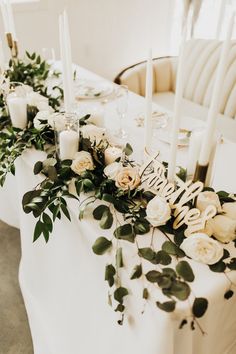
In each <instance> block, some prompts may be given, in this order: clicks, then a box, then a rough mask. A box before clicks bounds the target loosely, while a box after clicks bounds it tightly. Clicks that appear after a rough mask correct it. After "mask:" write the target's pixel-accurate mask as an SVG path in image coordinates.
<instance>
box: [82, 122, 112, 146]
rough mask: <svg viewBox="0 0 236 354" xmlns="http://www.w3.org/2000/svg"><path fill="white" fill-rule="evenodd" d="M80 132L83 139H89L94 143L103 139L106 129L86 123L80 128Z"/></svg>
mask: <svg viewBox="0 0 236 354" xmlns="http://www.w3.org/2000/svg"><path fill="white" fill-rule="evenodd" d="M81 132H82V135H83V138H84V139H89V140H90V141H91V142H95V143H96V145H98V144H99V143H100V142H101V141H103V140H105V132H106V130H105V129H104V128H99V127H96V126H95V125H92V124H87V125H85V126H83V127H82V128H81Z"/></svg>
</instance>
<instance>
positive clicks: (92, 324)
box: [0, 69, 236, 354]
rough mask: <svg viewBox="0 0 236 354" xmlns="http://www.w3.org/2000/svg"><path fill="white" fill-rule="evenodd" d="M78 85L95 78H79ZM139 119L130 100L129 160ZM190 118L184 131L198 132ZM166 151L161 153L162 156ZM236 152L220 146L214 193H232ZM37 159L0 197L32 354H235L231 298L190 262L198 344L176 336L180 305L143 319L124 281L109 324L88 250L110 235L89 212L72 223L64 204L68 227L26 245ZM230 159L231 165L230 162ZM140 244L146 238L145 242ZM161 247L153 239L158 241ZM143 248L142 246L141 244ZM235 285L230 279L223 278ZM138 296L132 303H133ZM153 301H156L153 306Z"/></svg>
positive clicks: (148, 312)
mask: <svg viewBox="0 0 236 354" xmlns="http://www.w3.org/2000/svg"><path fill="white" fill-rule="evenodd" d="M79 75H80V77H90V78H91V77H92V78H94V77H96V76H93V75H92V74H91V73H88V72H87V71H85V70H82V69H80V70H79ZM105 109H106V124H107V126H108V127H110V128H111V127H114V126H115V125H116V124H117V123H116V120H117V117H116V113H115V103H114V102H112V101H111V102H110V103H107V104H106V105H105ZM141 111H144V100H143V99H142V98H140V97H139V96H136V95H134V94H130V98H129V114H128V118H127V129H129V131H130V137H129V141H130V142H131V144H132V145H133V146H134V147H135V155H136V157H137V158H139V159H140V156H142V143H141V142H142V141H143V128H138V127H136V125H135V121H134V118H135V117H136V116H137V114H138V113H140V112H141ZM199 124H202V123H200V122H195V121H193V120H191V119H190V118H188V119H186V118H185V119H184V120H183V125H184V126H185V127H189V126H191V127H192V126H193V125H199ZM167 151H168V145H166V146H165V145H163V150H162V154H163V155H165V154H166V153H167ZM235 153H236V145H234V144H232V143H230V142H224V143H223V144H221V146H220V148H219V151H218V154H217V160H216V174H215V175H216V176H215V179H214V185H215V186H216V188H217V189H225V190H228V191H236V179H235V176H236V167H235V166H234V165H233V164H232V163H231V161H232V160H233V159H232V157H233V156H234V155H235ZM44 156H45V155H44V153H42V152H38V151H34V150H31V151H27V152H26V153H24V155H23V156H22V157H21V158H19V159H18V160H17V164H16V176H15V177H13V176H10V175H9V176H8V177H7V181H6V184H5V186H4V188H2V189H1V190H0V201H1V203H0V218H1V219H2V220H4V221H6V222H7V223H8V224H10V225H13V226H16V227H19V228H20V231H21V245H22V258H21V263H20V271H19V279H20V286H21V290H22V294H23V298H24V301H25V305H26V309H27V313H28V318H29V323H30V328H31V332H32V337H33V345H34V354H95V353H96V354H213V353H214V354H235V353H236V337H235V333H236V297H235V296H234V297H233V298H231V299H230V300H228V301H227V300H224V297H223V296H224V293H225V290H226V289H227V288H228V286H229V283H228V281H227V280H226V278H225V276H224V275H222V274H214V273H212V272H210V271H209V270H208V267H206V266H204V265H201V264H198V263H196V262H191V264H192V266H193V268H194V270H195V273H196V280H195V282H194V284H193V288H194V292H195V294H196V296H198V297H199V296H203V297H204V296H207V297H208V299H209V301H210V302H209V309H208V312H207V314H206V315H205V316H204V317H203V318H202V319H201V320H200V323H201V326H202V328H203V329H204V330H205V331H206V332H207V334H206V335H204V336H202V334H201V333H200V331H199V330H198V329H197V328H196V330H195V331H191V330H190V329H189V328H187V326H186V327H185V328H184V329H182V330H179V329H178V325H179V322H180V319H181V318H182V317H183V316H184V315H185V314H186V311H187V305H186V304H185V303H183V304H182V306H181V308H179V310H178V311H177V314H176V315H173V314H171V315H169V314H166V313H164V312H162V311H160V310H159V309H157V308H156V307H155V305H153V304H151V303H147V305H146V308H145V312H144V314H141V311H142V309H143V303H142V300H139V299H138V297H141V295H140V292H141V291H142V289H141V288H140V286H139V285H137V284H138V282H135V281H132V282H133V283H132V287H131V291H132V295H131V296H130V299H129V300H128V303H127V308H128V309H129V310H128V315H127V319H126V320H125V322H124V325H123V326H119V325H118V324H117V322H116V321H117V316H118V315H117V313H114V312H113V310H112V309H111V308H110V307H109V306H108V304H107V293H108V287H107V284H106V283H105V281H104V265H105V264H106V261H107V259H106V257H98V256H96V255H94V254H93V252H92V250H91V246H92V244H93V243H94V241H95V239H96V238H97V237H98V236H102V235H103V236H106V235H109V234H110V233H111V231H110V230H108V231H105V232H104V231H103V230H100V229H99V226H98V224H97V223H96V222H95V221H94V220H93V219H92V218H91V217H90V214H89V210H88V211H87V213H86V215H85V219H84V220H83V221H81V222H80V221H79V220H78V206H77V204H76V203H75V202H74V201H70V204H69V205H70V211H71V214H72V222H69V221H68V220H66V219H62V220H61V221H57V222H56V224H55V228H54V231H53V234H52V235H51V237H50V241H49V243H48V244H47V245H46V244H45V242H44V240H43V239H39V240H38V241H37V242H36V243H34V244H33V243H32V235H33V230H34V225H35V219H34V218H33V217H32V216H31V215H27V214H24V212H23V211H22V208H21V199H22V196H23V194H24V193H25V192H26V191H29V190H30V189H32V188H34V187H35V185H36V184H37V183H38V180H39V177H38V176H34V175H33V173H32V169H33V165H34V163H35V162H36V161H38V160H39V159H43V158H44ZM178 157H179V161H180V162H181V163H182V164H185V163H186V149H180V151H179V155H178ZM230 157H231V159H230ZM147 239H148V237H147ZM160 241H161V239H160ZM141 242H144V244H145V242H146V241H145V238H144V237H143V241H141ZM125 246H126V252H125V255H124V257H125V260H126V262H132V261H135V260H133V259H132V245H131V244H128V243H125ZM230 277H231V279H232V281H234V282H235V281H236V272H235V273H232V274H230ZM137 294H139V296H137ZM157 300H158V298H157Z"/></svg>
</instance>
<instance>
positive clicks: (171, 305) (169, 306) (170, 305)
mask: <svg viewBox="0 0 236 354" xmlns="http://www.w3.org/2000/svg"><path fill="white" fill-rule="evenodd" d="M156 305H157V307H159V309H161V310H163V311H165V312H173V311H174V310H175V306H176V302H175V301H166V302H163V303H161V302H159V301H157V302H156Z"/></svg>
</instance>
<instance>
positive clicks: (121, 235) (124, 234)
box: [114, 224, 135, 243]
mask: <svg viewBox="0 0 236 354" xmlns="http://www.w3.org/2000/svg"><path fill="white" fill-rule="evenodd" d="M114 236H115V237H116V238H117V239H119V240H125V241H129V242H132V243H134V240H135V233H134V230H133V227H132V225H130V224H125V225H122V226H119V227H117V228H116V229H115V231H114Z"/></svg>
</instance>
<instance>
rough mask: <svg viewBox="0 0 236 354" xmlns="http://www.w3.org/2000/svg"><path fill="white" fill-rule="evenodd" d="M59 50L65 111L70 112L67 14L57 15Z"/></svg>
mask: <svg viewBox="0 0 236 354" xmlns="http://www.w3.org/2000/svg"><path fill="white" fill-rule="evenodd" d="M59 34H60V50H61V61H62V80H63V90H64V105H65V111H66V113H71V112H72V108H73V102H74V92H73V73H72V61H71V44H70V35H69V27H68V20H67V15H66V13H65V12H64V14H63V16H62V15H60V16H59Z"/></svg>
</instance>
